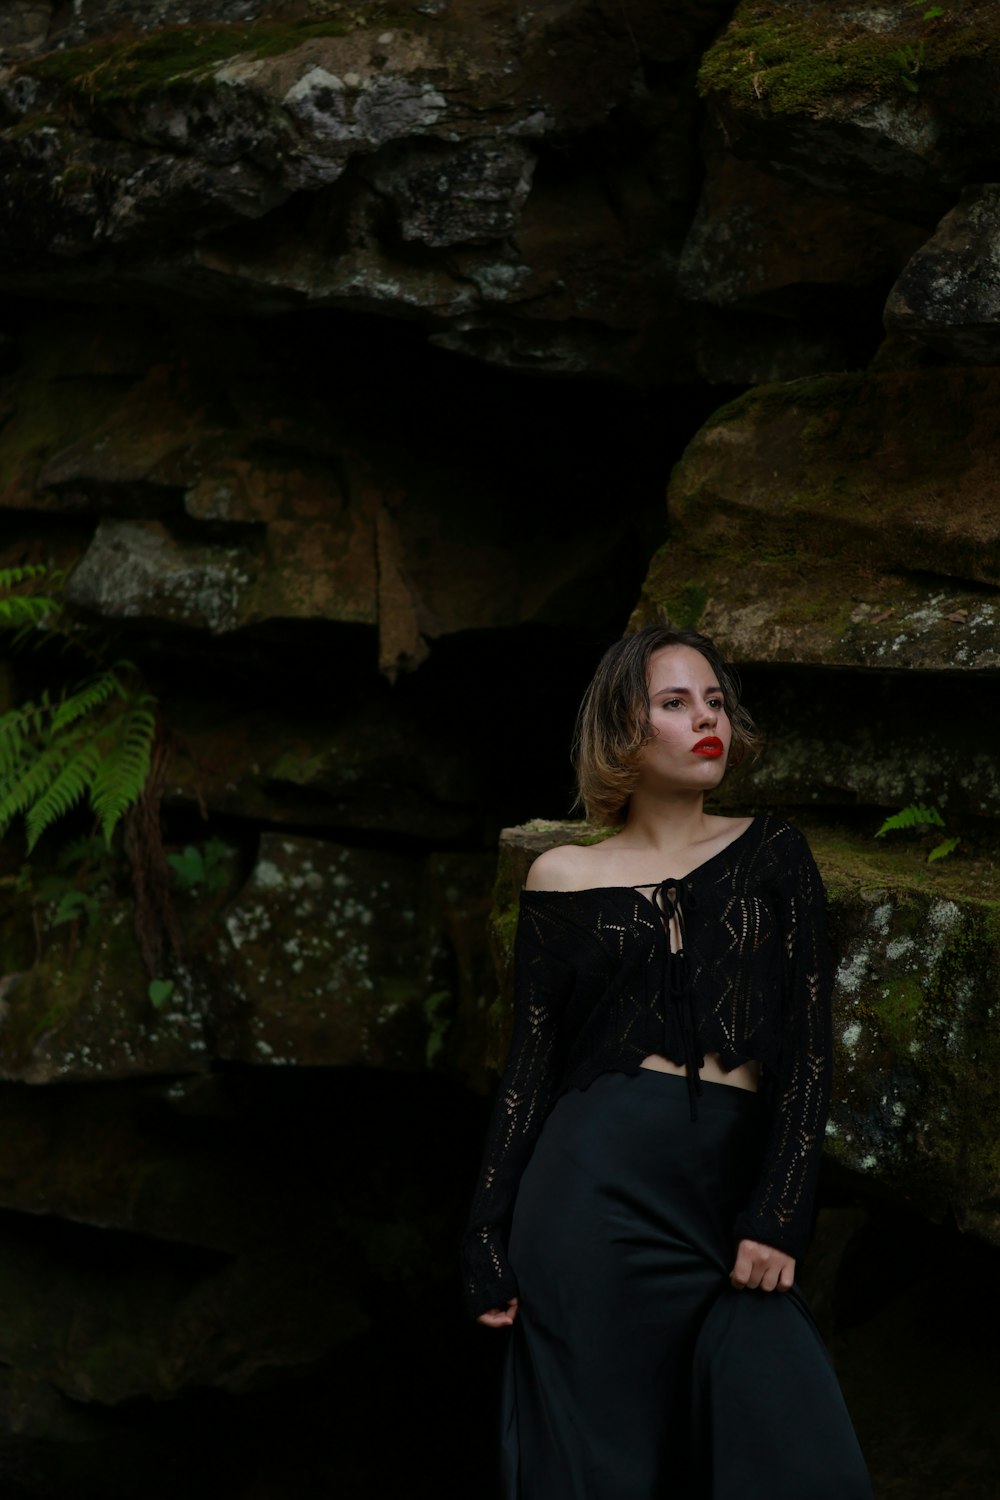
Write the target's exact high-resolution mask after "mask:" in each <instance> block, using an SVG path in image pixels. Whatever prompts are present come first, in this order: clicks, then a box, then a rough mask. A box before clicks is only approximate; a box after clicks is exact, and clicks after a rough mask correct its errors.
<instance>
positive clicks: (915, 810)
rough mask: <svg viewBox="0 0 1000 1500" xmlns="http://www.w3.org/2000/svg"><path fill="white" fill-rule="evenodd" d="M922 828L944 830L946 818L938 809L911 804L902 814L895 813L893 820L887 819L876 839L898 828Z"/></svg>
mask: <svg viewBox="0 0 1000 1500" xmlns="http://www.w3.org/2000/svg"><path fill="white" fill-rule="evenodd" d="M920 827H924V828H927V827H932V828H943V827H944V818H942V816H941V814H940V813H939V812H938V810H937V808H936V807H924V806H923V805H922V804H920V803H918V802H911V803H910V805H909V807H904V808H902V809H901V811H900V812H898V813H893V815H892V817H891V818H886V820H885V822H884V823H883V824H882V827H881V828H880V829H879V830H878V832H877V833H876V835H875V837H876V838H877V839H880V838H881V837H882V835H883V834H884V833H894V832H895V831H896V829H898V828H920Z"/></svg>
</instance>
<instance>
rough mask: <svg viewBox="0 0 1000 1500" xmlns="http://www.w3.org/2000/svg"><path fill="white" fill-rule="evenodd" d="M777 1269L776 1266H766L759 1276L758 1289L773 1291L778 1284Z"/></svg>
mask: <svg viewBox="0 0 1000 1500" xmlns="http://www.w3.org/2000/svg"><path fill="white" fill-rule="evenodd" d="M778 1276H779V1271H778V1267H777V1266H768V1268H767V1270H766V1271H765V1272H764V1274H763V1276H762V1277H761V1278H760V1289H761V1291H762V1292H773V1291H774V1289H775V1287H776V1286H777V1285H778Z"/></svg>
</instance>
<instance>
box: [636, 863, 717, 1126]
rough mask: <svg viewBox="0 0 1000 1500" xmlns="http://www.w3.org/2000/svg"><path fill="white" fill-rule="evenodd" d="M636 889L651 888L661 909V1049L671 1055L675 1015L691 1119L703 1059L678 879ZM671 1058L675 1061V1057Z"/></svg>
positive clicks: (692, 900) (691, 893)
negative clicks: (673, 933)
mask: <svg viewBox="0 0 1000 1500" xmlns="http://www.w3.org/2000/svg"><path fill="white" fill-rule="evenodd" d="M636 890H651V891H652V893H653V894H652V896H651V897H650V900H651V901H652V903H653V905H654V906H655V907H656V909H657V911H658V912H659V913H660V918H661V920H662V923H663V928H664V935H665V937H666V940H667V949H668V952H669V955H670V956H669V960H668V962H667V965H666V969H665V978H666V983H665V991H666V992H665V994H664V996H663V1051H664V1056H665V1057H670V1049H671V1045H672V1044H671V1041H670V1019H671V1015H672V1014H673V1015H674V1016H676V1018H677V1027H678V1030H679V1032H680V1043H681V1058H680V1061H681V1062H683V1064H684V1067H685V1069H686V1071H687V1085H688V1098H689V1100H690V1104H691V1119H692V1120H697V1118H698V1095H699V1094H700V1093H701V1092H702V1088H701V1072H700V1069H701V1067H702V1064H703V1063H704V1061H705V1059H704V1057H703V1056H702V1053H701V1048H700V1047H699V1045H698V1026H697V1022H696V1020H695V1013H694V999H693V996H692V994H691V983H690V980H691V975H690V964H689V961H688V954H687V946H688V945H687V931H686V928H685V924H684V907H683V905H682V904H681V897H680V892H681V882H680V881H679V880H674V879H672V878H671V877H669V876H668V877H667V879H666V880H661V881H660V882H659V884H654V885H649V886H636ZM686 894H687V903H688V906H690V907H692V908H693V907H694V906H695V905H696V901H695V894H694V891H693V890H692V888H691V885H690V883H689V884H688V887H687V893H686ZM674 922H676V924H677V947H676V948H674V947H673V946H672V944H671V927H672V924H673V923H674ZM671 1061H673V1062H676V1061H677V1058H672V1059H671Z"/></svg>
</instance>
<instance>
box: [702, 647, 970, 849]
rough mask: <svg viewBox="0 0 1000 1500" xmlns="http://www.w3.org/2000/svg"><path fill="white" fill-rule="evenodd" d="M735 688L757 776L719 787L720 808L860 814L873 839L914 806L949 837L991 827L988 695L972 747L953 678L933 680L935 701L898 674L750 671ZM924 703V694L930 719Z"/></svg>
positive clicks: (962, 688)
mask: <svg viewBox="0 0 1000 1500" xmlns="http://www.w3.org/2000/svg"><path fill="white" fill-rule="evenodd" d="M743 677H744V692H745V698H744V701H745V703H746V705H747V707H748V709H749V711H750V713H751V714H752V716H753V719H754V721H755V723H756V724H757V727H758V728H759V730H760V731H761V733H762V735H763V739H764V748H763V753H762V755H761V758H760V760H759V762H758V763H757V764H756V765H754V766H752V767H749V766H745V767H743V768H741V769H740V770H739V771H738V772H733V773H731V774H730V775H728V776H727V777H726V779H725V781H724V782H723V783H722V786H721V787H720V788H719V789H718V791H717V792H716V793H715V794H714V800H715V801H716V802H717V804H718V806H719V807H732V808H736V809H740V810H742V809H743V808H744V807H745V806H746V805H750V806H753V807H775V808H779V809H788V808H790V807H800V808H822V807H840V808H855V809H867V812H866V814H865V816H866V817H867V818H868V824H869V829H870V831H871V832H872V833H874V831H875V829H876V828H878V827H879V825H880V823H881V822H882V819H883V816H884V811H882V810H888V809H893V810H894V809H897V808H901V807H905V806H907V805H910V804H913V803H919V804H922V805H924V806H926V805H927V804H928V803H929V804H931V805H932V806H934V807H936V808H937V809H938V810H939V812H940V813H941V814H942V815H943V817H944V820H945V822H946V823H947V824H948V825H949V828H950V829H951V832H952V833H955V832H958V831H959V830H960V829H961V830H963V832H964V831H966V830H970V831H971V830H972V829H974V828H975V827H976V826H977V824H979V823H980V820H983V819H989V820H992V821H993V822H994V823H995V822H996V820H998V819H1000V775H998V767H997V763H996V757H995V756H994V754H993V751H992V746H993V745H994V744H995V743H996V742H997V737H998V736H1000V711H998V709H1000V705H997V704H996V703H995V702H994V695H993V694H992V693H991V692H986V693H983V694H978V693H977V694H973V695H972V696H974V697H975V698H976V699H977V710H976V720H977V722H976V732H975V734H973V735H970V734H969V732H968V705H969V699H970V689H969V685H968V682H967V680H966V679H965V678H964V677H963V676H962V675H961V674H960V673H956V674H953V675H950V674H946V673H945V674H941V675H939V676H938V677H936V678H935V679H934V686H933V689H925V688H924V686H923V684H922V683H920V682H919V680H918V681H916V682H915V681H914V679H913V677H912V676H911V674H909V673H907V672H884V673H883V672H871V673H867V672H866V673H858V672H852V671H831V670H829V669H828V670H827V671H826V672H824V674H823V680H822V682H821V683H817V681H816V680H815V678H813V677H812V676H811V675H810V674H809V673H808V672H807V671H798V670H796V669H795V668H793V667H786V668H784V669H782V670H781V671H780V672H778V673H775V672H768V671H760V672H757V671H754V670H752V669H751V670H749V671H747V672H745V673H744V674H743ZM926 691H932V692H933V698H934V703H935V712H934V714H933V715H932V716H931V715H928V712H927V703H926V697H925V692H926ZM956 820H958V821H957V822H956ZM973 820H974V821H973ZM983 836H984V837H988V836H989V835H988V834H986V833H984V835H983ZM942 837H943V835H942Z"/></svg>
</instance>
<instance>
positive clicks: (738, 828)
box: [705, 813, 756, 848]
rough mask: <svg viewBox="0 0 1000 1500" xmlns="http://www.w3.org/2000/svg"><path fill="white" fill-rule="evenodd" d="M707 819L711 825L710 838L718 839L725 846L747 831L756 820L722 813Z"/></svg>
mask: <svg viewBox="0 0 1000 1500" xmlns="http://www.w3.org/2000/svg"><path fill="white" fill-rule="evenodd" d="M705 821H706V822H707V823H708V825H709V839H713V840H714V839H718V841H719V843H720V844H721V845H722V847H723V848H725V846H726V844H730V843H732V842H733V841H734V840H735V839H738V838H740V837H741V835H742V834H744V833H746V832H747V830H748V829H749V828H750V826H751V825H752V824H753V823H754V822H755V821H756V820H755V819H754V818H727V817H725V816H724V815H722V814H720V813H714V814H711V815H709V816H708V817H707V818H706V820H705Z"/></svg>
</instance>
